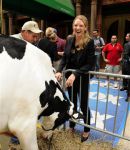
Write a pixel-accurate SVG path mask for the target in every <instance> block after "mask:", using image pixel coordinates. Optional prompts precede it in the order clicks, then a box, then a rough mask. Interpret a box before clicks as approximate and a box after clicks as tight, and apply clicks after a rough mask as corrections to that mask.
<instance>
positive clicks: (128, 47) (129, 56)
mask: <svg viewBox="0 0 130 150" xmlns="http://www.w3.org/2000/svg"><path fill="white" fill-rule="evenodd" d="M123 61H124V62H128V63H130V42H127V43H125V45H124V52H123Z"/></svg>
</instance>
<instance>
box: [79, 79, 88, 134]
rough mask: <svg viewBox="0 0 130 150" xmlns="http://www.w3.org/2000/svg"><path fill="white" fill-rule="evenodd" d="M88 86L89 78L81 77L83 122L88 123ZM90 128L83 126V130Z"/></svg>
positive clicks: (86, 130)
mask: <svg viewBox="0 0 130 150" xmlns="http://www.w3.org/2000/svg"><path fill="white" fill-rule="evenodd" d="M88 87H89V78H88V77H82V84H81V106H80V107H81V110H82V112H83V115H84V117H85V118H84V123H85V124H86V123H87V124H88V125H90V109H89V107H88ZM89 131H90V128H88V127H84V132H89Z"/></svg>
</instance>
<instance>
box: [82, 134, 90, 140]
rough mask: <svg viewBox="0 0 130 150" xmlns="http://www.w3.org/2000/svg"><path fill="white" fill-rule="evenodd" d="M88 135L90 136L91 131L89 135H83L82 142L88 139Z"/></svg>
mask: <svg viewBox="0 0 130 150" xmlns="http://www.w3.org/2000/svg"><path fill="white" fill-rule="evenodd" d="M88 137H89V133H88V135H87V136H85V135H84V134H82V135H81V142H85V141H87V140H88Z"/></svg>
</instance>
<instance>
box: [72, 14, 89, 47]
mask: <svg viewBox="0 0 130 150" xmlns="http://www.w3.org/2000/svg"><path fill="white" fill-rule="evenodd" d="M77 19H79V20H81V21H82V22H83V23H84V25H85V27H86V31H85V32H84V35H83V36H82V38H81V40H80V41H78V46H79V48H84V47H85V46H86V45H87V43H88V42H89V41H90V39H91V37H90V35H89V33H88V30H87V28H88V19H87V18H86V17H85V16H84V15H78V16H76V17H75V19H74V20H73V24H72V26H73V25H74V23H75V20H77ZM73 34H74V33H73Z"/></svg>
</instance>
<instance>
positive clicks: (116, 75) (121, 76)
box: [63, 69, 130, 141]
mask: <svg viewBox="0 0 130 150" xmlns="http://www.w3.org/2000/svg"><path fill="white" fill-rule="evenodd" d="M67 72H75V70H74V69H68V70H65V71H64V73H63V79H64V78H65V74H66V73H67ZM91 75H98V89H97V101H96V113H95V127H94V126H91V125H88V124H85V123H81V122H79V121H75V120H72V119H71V121H73V122H75V123H77V124H80V125H82V126H85V127H89V128H91V129H94V130H97V131H100V132H103V133H106V134H109V135H112V136H115V137H118V138H122V139H125V140H128V141H130V137H127V136H125V128H126V124H127V118H128V113H129V107H130V102H128V104H127V110H126V117H125V127H124V129H123V134H122V135H119V134H116V133H115V131H116V121H117V115H118V104H119V94H120V91H119V89H118V95H117V103H116V110H115V116H114V117H115V118H114V125H113V131H112V132H110V131H107V130H106V129H105V127H106V119H107V112H108V99H109V87H110V77H116V78H120V80H121V79H130V76H129V75H120V74H112V73H104V72H95V71H90V72H89V83H90V76H91ZM99 76H104V77H106V78H108V86H107V97H106V107H105V121H104V128H103V129H100V128H97V127H96V122H97V112H98V105H99V104H98V103H99V88H100V80H99ZM64 81H65V80H64ZM72 88H73V86H72ZM119 88H120V85H119ZM88 90H89V91H90V84H89V89H88ZM81 92H82V89H81V78H80V95H79V99H80V100H79V103H80V102H81ZM72 93H73V92H72ZM89 96H90V92H89V93H88V103H89ZM72 98H73V95H72ZM72 101H73V100H72ZM79 105H80V104H79ZM79 107H80V106H79ZM87 110H88V108H87ZM87 112H88V111H87ZM87 117H88V116H87Z"/></svg>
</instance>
